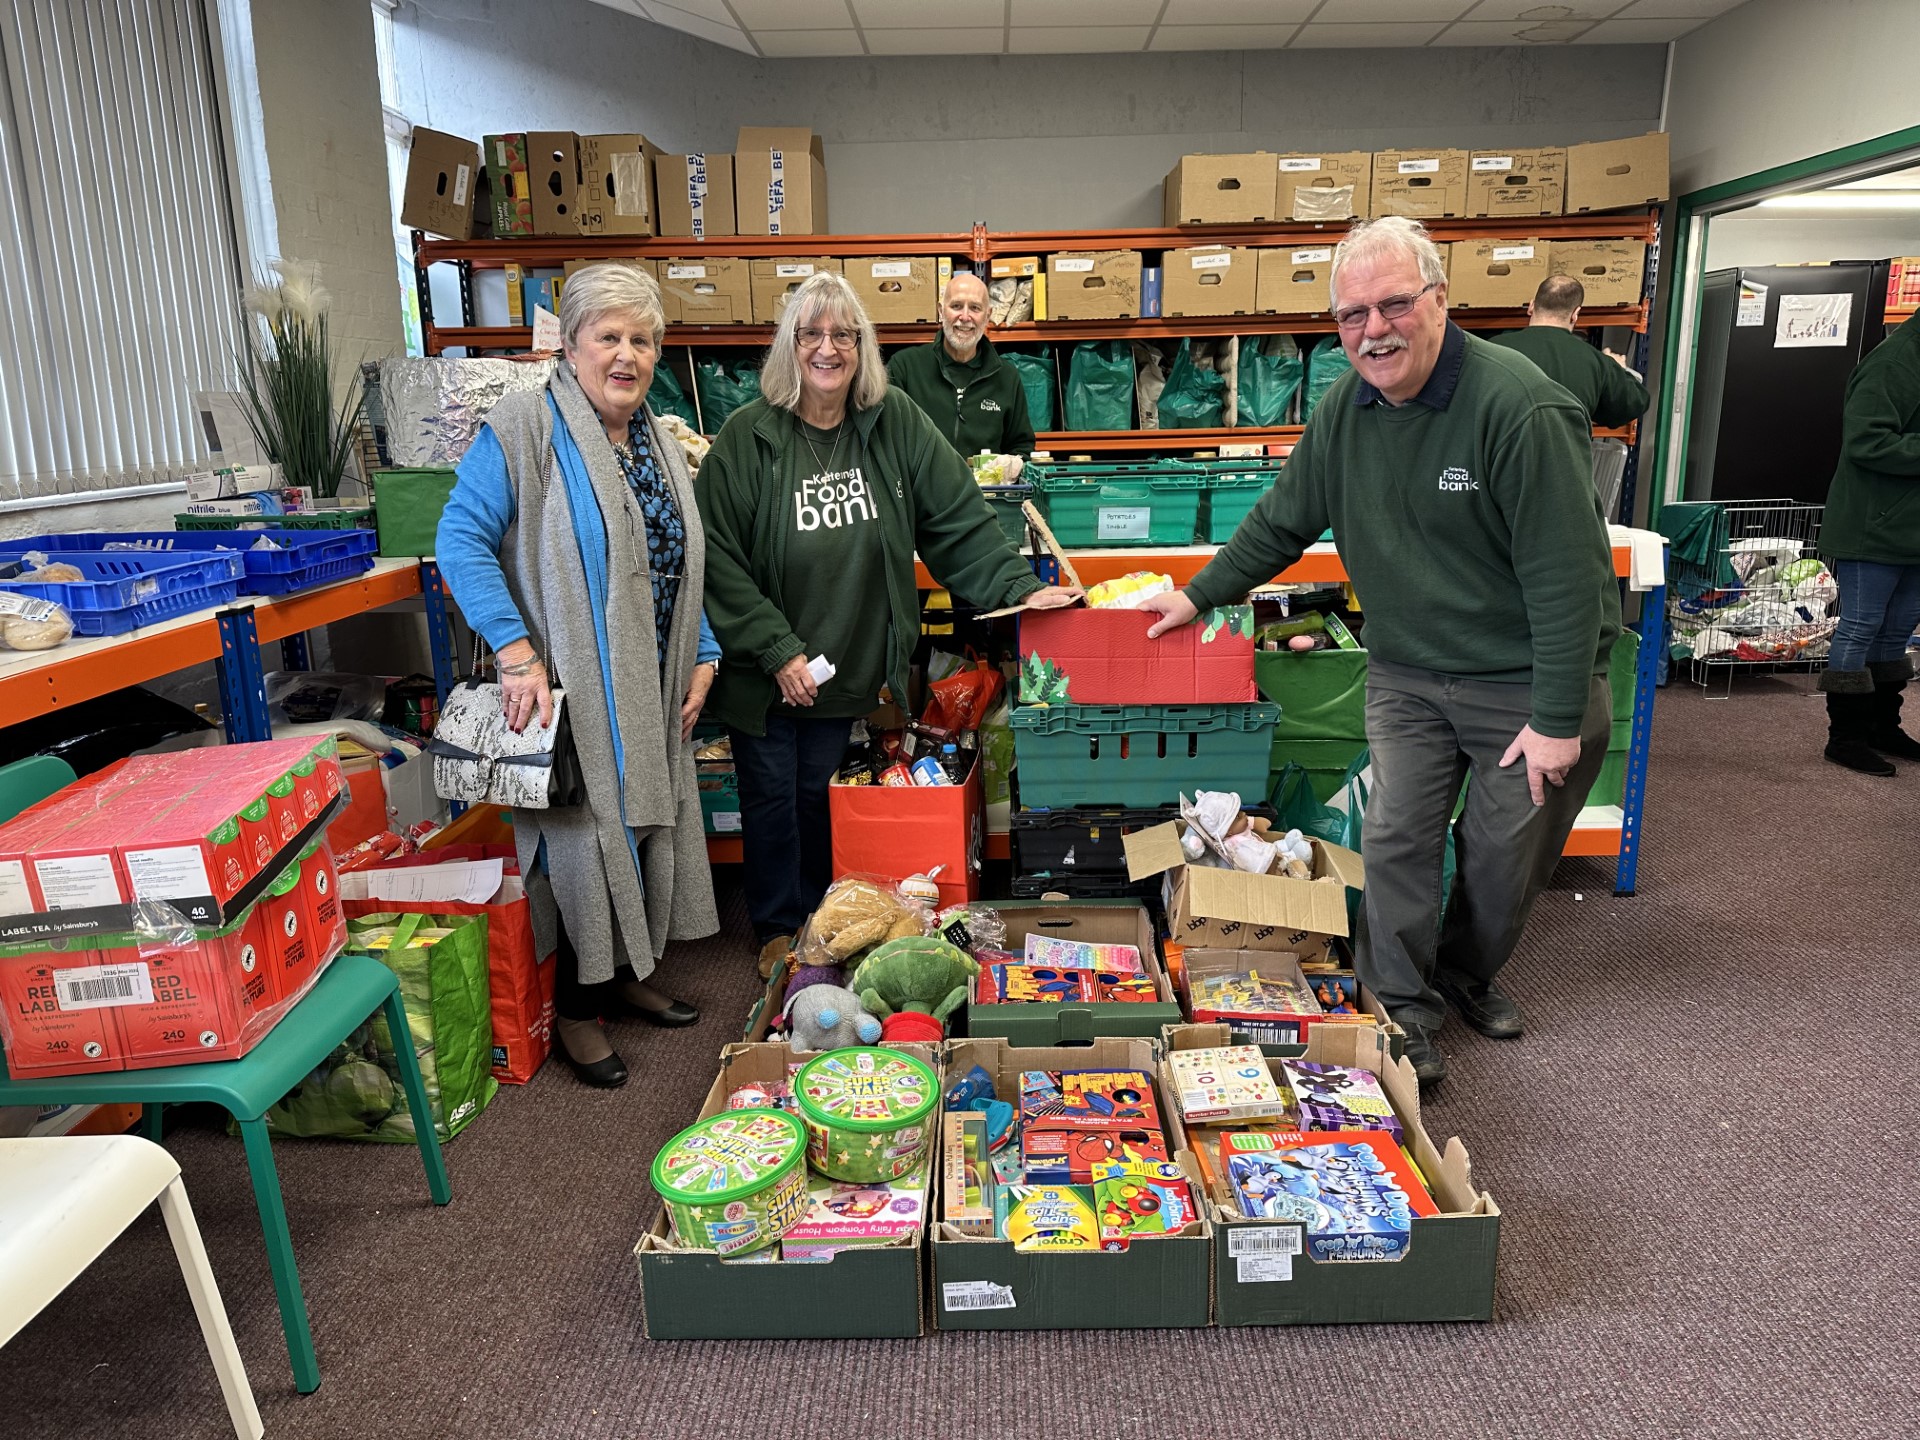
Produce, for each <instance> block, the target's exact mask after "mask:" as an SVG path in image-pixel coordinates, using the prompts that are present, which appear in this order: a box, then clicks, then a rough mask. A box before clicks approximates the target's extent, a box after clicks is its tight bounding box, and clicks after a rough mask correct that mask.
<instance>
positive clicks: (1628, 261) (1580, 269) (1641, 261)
mask: <svg viewBox="0 0 1920 1440" xmlns="http://www.w3.org/2000/svg"><path fill="white" fill-rule="evenodd" d="M1646 269H1647V246H1646V242H1645V241H1644V240H1556V241H1554V242H1553V244H1552V246H1551V247H1549V251H1548V255H1547V270H1548V273H1550V274H1553V275H1571V276H1573V277H1574V279H1576V280H1578V281H1579V282H1580V285H1581V288H1583V289H1584V290H1585V291H1586V292H1587V294H1586V299H1585V300H1583V301H1582V302H1581V303H1582V304H1583V305H1588V306H1595V305H1638V304H1639V303H1640V289H1641V285H1642V284H1643V282H1644V281H1645V278H1646Z"/></svg>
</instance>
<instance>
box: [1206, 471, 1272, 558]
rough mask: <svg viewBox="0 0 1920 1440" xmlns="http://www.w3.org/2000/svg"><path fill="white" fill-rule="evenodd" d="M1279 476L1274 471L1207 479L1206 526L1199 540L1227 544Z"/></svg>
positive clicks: (1214, 543)
mask: <svg viewBox="0 0 1920 1440" xmlns="http://www.w3.org/2000/svg"><path fill="white" fill-rule="evenodd" d="M1278 476H1279V472H1278V471H1277V470H1267V471H1254V470H1249V471H1239V472H1235V473H1232V474H1226V475H1212V476H1209V477H1208V479H1207V519H1206V526H1205V528H1204V531H1203V533H1202V534H1201V537H1200V538H1201V539H1203V540H1205V541H1206V542H1207V543H1208V544H1210V545H1224V544H1226V543H1227V541H1229V540H1231V539H1232V538H1233V532H1234V531H1236V530H1238V529H1239V528H1240V522H1241V521H1242V520H1244V519H1246V518H1247V516H1248V515H1250V514H1252V513H1253V507H1254V506H1255V505H1258V504H1259V503H1260V497H1261V496H1263V495H1265V494H1266V493H1267V491H1269V490H1271V489H1272V488H1273V482H1274V480H1275V479H1277V478H1278Z"/></svg>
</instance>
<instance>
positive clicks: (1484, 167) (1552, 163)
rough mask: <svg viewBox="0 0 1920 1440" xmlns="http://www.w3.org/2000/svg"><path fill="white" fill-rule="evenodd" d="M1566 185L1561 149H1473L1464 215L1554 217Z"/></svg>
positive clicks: (1565, 160)
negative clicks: (1465, 213) (1465, 212)
mask: <svg viewBox="0 0 1920 1440" xmlns="http://www.w3.org/2000/svg"><path fill="white" fill-rule="evenodd" d="M1566 186H1567V152H1566V151H1565V150H1559V149H1544V150H1506V151H1492V150H1475V151H1474V152H1473V153H1472V154H1471V155H1470V156H1469V157H1468V159H1467V214H1469V215H1487V216H1497V215H1558V214H1559V213H1560V211H1561V209H1562V207H1563V206H1564V205H1565V203H1566Z"/></svg>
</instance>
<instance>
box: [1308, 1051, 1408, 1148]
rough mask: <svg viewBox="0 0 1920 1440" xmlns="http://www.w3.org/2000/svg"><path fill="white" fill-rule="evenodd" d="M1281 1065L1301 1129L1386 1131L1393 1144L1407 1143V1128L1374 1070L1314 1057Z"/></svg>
mask: <svg viewBox="0 0 1920 1440" xmlns="http://www.w3.org/2000/svg"><path fill="white" fill-rule="evenodd" d="M1280 1065H1281V1069H1282V1070H1283V1071H1284V1072H1285V1075H1286V1085H1287V1088H1288V1089H1289V1090H1291V1091H1292V1092H1293V1100H1294V1106H1295V1108H1296V1110H1297V1111H1298V1113H1299V1115H1300V1128H1301V1129H1302V1130H1383V1131H1385V1132H1386V1133H1387V1134H1389V1135H1391V1136H1392V1137H1393V1143H1394V1144H1396V1145H1403V1144H1405V1143H1406V1133H1407V1132H1406V1129H1405V1127H1404V1126H1402V1125H1401V1123H1400V1117H1399V1116H1397V1115H1395V1114H1394V1113H1393V1104H1392V1102H1391V1101H1389V1100H1388V1099H1387V1092H1386V1091H1385V1090H1383V1089H1382V1088H1381V1086H1380V1079H1379V1077H1378V1076H1376V1075H1375V1074H1374V1073H1373V1072H1372V1071H1371V1070H1362V1069H1359V1068H1357V1067H1351V1066H1346V1065H1316V1064H1315V1063H1314V1062H1313V1061H1311V1060H1283V1061H1281V1062H1280Z"/></svg>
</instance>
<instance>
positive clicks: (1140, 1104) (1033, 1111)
mask: <svg viewBox="0 0 1920 1440" xmlns="http://www.w3.org/2000/svg"><path fill="white" fill-rule="evenodd" d="M1019 1094H1020V1123H1021V1126H1022V1128H1023V1129H1025V1130H1028V1131H1032V1130H1158V1129H1159V1128H1160V1109H1159V1106H1157V1105H1156V1104H1155V1103H1154V1099H1153V1076H1152V1071H1151V1069H1150V1068H1149V1069H1140V1070H1136V1069H1098V1070H1090V1069H1081V1068H1078V1067H1071V1068H1068V1069H1065V1070H1058V1071H1055V1070H1032V1071H1028V1072H1026V1073H1024V1074H1022V1075H1021V1077H1020V1091H1019ZM1003 1098H1004V1097H1003Z"/></svg>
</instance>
